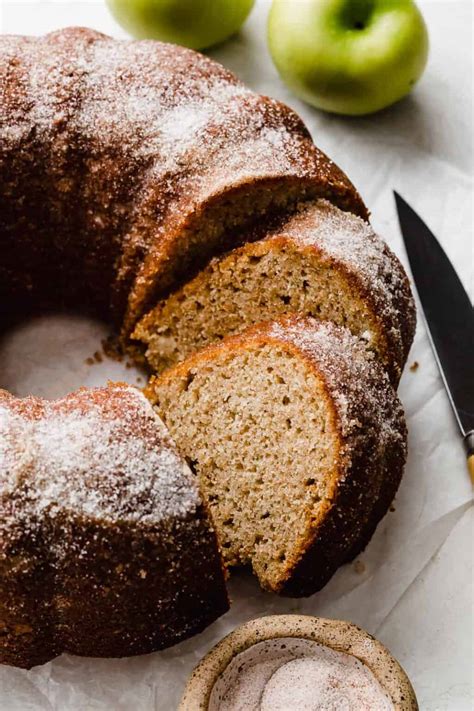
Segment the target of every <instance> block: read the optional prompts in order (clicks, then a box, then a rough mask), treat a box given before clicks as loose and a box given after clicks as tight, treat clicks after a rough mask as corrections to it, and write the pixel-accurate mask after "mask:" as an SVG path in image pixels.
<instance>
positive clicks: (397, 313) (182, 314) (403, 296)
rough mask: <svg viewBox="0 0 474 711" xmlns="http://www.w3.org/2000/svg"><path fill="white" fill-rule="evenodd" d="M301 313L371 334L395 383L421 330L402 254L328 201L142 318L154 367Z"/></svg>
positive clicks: (140, 328)
mask: <svg viewBox="0 0 474 711" xmlns="http://www.w3.org/2000/svg"><path fill="white" fill-rule="evenodd" d="M289 313H299V314H302V315H305V316H312V317H314V318H318V319H320V320H328V321H332V322H334V323H336V324H338V325H340V326H345V327H347V328H349V330H350V331H351V332H352V333H353V334H355V335H357V336H359V337H360V338H361V339H363V340H364V341H365V342H366V343H367V346H368V348H369V349H371V350H373V351H374V352H375V353H376V354H377V355H378V356H379V358H380V360H381V361H382V363H383V364H384V366H385V367H386V369H387V370H388V372H389V374H390V377H391V380H392V382H393V383H394V384H396V383H397V382H398V380H399V378H400V375H401V372H402V369H403V366H404V364H405V361H406V358H407V355H408V351H409V349H410V346H411V342H412V340H413V335H414V330H415V307H414V301H413V298H412V295H411V291H410V287H409V283H408V279H407V277H406V274H405V272H404V269H403V267H402V266H401V264H400V262H399V261H398V259H397V257H396V256H395V255H394V254H393V252H391V250H390V249H389V248H388V246H387V245H386V244H385V243H384V242H383V240H381V239H380V238H379V237H377V235H376V234H375V233H374V232H373V230H372V228H371V227H370V225H368V224H367V223H366V222H365V221H364V220H362V219H360V218H358V217H356V216H354V215H350V214H348V213H346V212H343V211H341V210H340V209H338V208H337V207H335V206H333V205H331V203H329V202H328V201H326V200H318V201H317V202H314V203H309V204H308V203H306V204H301V205H300V206H299V209H298V211H297V212H296V213H295V214H294V215H293V216H291V217H290V218H288V219H287V220H286V221H285V222H284V223H283V224H282V225H280V226H278V227H276V228H275V229H274V230H273V231H271V232H270V233H269V234H268V235H267V236H266V237H265V238H264V239H261V240H258V241H256V242H247V243H246V244H245V245H244V246H242V247H240V248H236V249H235V250H233V251H232V252H230V253H229V254H227V255H224V256H223V257H221V258H220V259H215V260H213V261H212V262H211V264H210V265H209V266H208V267H207V268H206V269H203V270H202V271H201V272H200V273H199V274H198V275H197V276H196V277H195V278H194V279H193V280H191V281H189V282H187V283H186V284H185V285H184V286H183V287H181V288H180V289H179V290H177V291H175V292H174V293H173V294H171V295H170V296H169V297H168V298H166V299H163V300H162V301H160V302H159V303H158V305H157V306H156V307H155V308H154V309H153V310H152V311H151V312H150V313H148V314H147V315H146V316H145V317H144V318H143V319H142V320H141V321H140V323H139V324H138V325H137V327H136V329H135V332H134V333H133V334H132V338H134V339H136V340H137V341H140V342H141V343H143V344H145V348H146V351H145V357H146V360H147V362H148V364H149V366H150V368H151V370H152V371H154V372H158V373H159V372H161V371H163V370H164V369H166V368H167V367H169V366H171V365H174V364H175V363H177V362H180V361H182V360H183V359H184V358H186V356H188V355H189V354H190V353H192V352H194V351H195V350H198V349H199V348H202V347H203V346H206V345H208V344H209V343H212V342H215V341H219V340H221V339H222V338H223V337H225V336H226V335H231V334H235V333H239V332H241V331H242V330H244V329H245V328H246V327H247V326H250V325H252V324H256V323H260V322H262V321H267V320H271V319H274V318H279V317H281V316H282V315H285V314H289Z"/></svg>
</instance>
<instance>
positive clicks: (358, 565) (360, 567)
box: [354, 560, 365, 575]
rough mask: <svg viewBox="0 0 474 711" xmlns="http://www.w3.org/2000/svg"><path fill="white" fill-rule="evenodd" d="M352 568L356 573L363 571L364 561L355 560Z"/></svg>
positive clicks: (359, 573)
mask: <svg viewBox="0 0 474 711" xmlns="http://www.w3.org/2000/svg"><path fill="white" fill-rule="evenodd" d="M354 570H355V572H356V573H357V574H358V575H362V573H365V563H364V562H363V561H361V560H356V561H355V563H354Z"/></svg>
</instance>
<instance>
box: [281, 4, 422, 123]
mask: <svg viewBox="0 0 474 711" xmlns="http://www.w3.org/2000/svg"><path fill="white" fill-rule="evenodd" d="M268 42H269V46H270V52H271V55H272V57H273V61H274V62H275V65H276V67H277V69H278V71H279V73H280V75H281V77H282V79H283V80H284V81H285V82H286V83H287V84H288V86H289V87H290V88H291V89H292V90H293V91H294V93H295V94H297V96H299V97H300V98H302V99H304V100H305V101H307V102H308V103H309V104H312V105H313V106H316V107H317V108H319V109H324V110H325V111H331V112H333V113H337V114H349V115H354V116H355V115H362V114H369V113H372V112H374V111H378V110H379V109H383V108H385V107H386V106H389V105H390V104H393V103H394V102H395V101H398V99H401V98H402V97H403V96H405V95H406V94H408V93H409V91H411V89H412V88H413V86H414V84H415V82H416V81H417V80H418V79H419V78H420V76H421V74H422V73H423V70H424V68H425V65H426V61H427V58H428V32H427V29H426V25H425V23H424V21H423V17H422V15H421V13H420V11H419V10H418V8H417V7H416V5H415V3H414V2H412V0H273V5H272V7H271V10H270V16H269V20H268Z"/></svg>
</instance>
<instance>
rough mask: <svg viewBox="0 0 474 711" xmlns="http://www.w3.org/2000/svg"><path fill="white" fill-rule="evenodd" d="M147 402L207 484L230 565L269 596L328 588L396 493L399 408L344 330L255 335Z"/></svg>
mask: <svg viewBox="0 0 474 711" xmlns="http://www.w3.org/2000/svg"><path fill="white" fill-rule="evenodd" d="M148 396H149V397H150V399H151V401H152V402H153V403H154V404H155V406H156V408H157V410H158V412H159V413H160V414H161V416H162V417H163V419H164V421H165V423H166V425H167V426H168V428H169V429H170V432H171V433H172V436H173V437H174V438H175V440H176V443H177V445H178V447H179V448H180V450H181V452H182V453H183V454H184V455H185V456H186V457H187V459H188V461H189V462H190V464H191V466H192V468H193V469H194V471H195V472H196V474H197V475H198V477H199V482H200V487H201V492H202V495H203V496H204V498H205V499H206V501H207V503H208V506H209V509H210V511H211V514H212V518H213V521H214V525H215V527H216V530H217V533H218V537H219V539H220V544H221V546H222V550H223V554H224V557H225V559H226V562H227V564H228V565H229V566H234V565H247V564H251V566H252V568H253V570H254V571H255V573H256V574H257V576H258V578H259V581H260V583H261V585H262V586H263V587H264V588H266V589H268V590H273V591H275V592H279V593H282V594H287V595H295V596H299V595H309V594H311V593H313V592H315V591H316V590H318V589H319V588H321V587H322V586H323V585H324V584H325V583H326V582H327V580H328V579H329V578H330V577H331V575H332V574H333V573H334V572H335V570H336V569H337V567H338V566H339V565H341V563H343V562H345V561H347V560H348V558H349V557H350V556H352V555H354V554H355V553H356V552H357V551H358V550H359V549H361V548H363V547H364V546H365V545H366V544H367V542H368V540H369V539H370V537H371V535H372V533H373V531H374V529H375V527H376V525H377V523H378V522H379V520H380V519H381V518H382V516H383V515H384V514H385V512H386V511H387V509H388V506H389V504H390V502H391V500H392V499H393V497H394V495H395V492H396V490H397V487H398V485H399V482H400V478H401V475H402V471H403V466H404V461H405V454H406V430H405V422H404V417H403V411H402V408H401V405H400V402H399V401H398V399H397V396H396V393H395V392H394V390H393V388H392V386H391V385H390V382H389V379H388V376H387V375H386V373H385V372H384V371H383V369H382V368H381V366H380V364H379V363H378V362H377V360H376V359H375V358H374V357H370V354H368V353H367V351H366V349H365V348H364V347H363V346H362V345H361V343H360V341H359V340H358V339H357V338H356V337H354V336H352V335H351V334H350V333H349V331H348V330H347V329H343V328H340V327H336V326H334V325H333V324H330V323H325V322H317V321H315V320H314V319H303V318H296V317H293V318H289V319H284V320H283V321H280V322H275V323H267V324H263V325H260V326H256V327H252V328H250V329H248V330H247V331H245V332H244V333H243V334H241V335H240V336H231V337H228V338H226V339H224V341H223V342H222V343H221V344H219V345H215V346H209V347H208V348H206V349H204V350H203V351H201V352H200V353H197V354H195V355H192V356H190V357H189V358H188V359H187V360H185V361H184V362H182V363H180V364H179V365H177V366H175V367H174V368H171V369H169V370H168V371H166V372H165V373H164V374H163V375H162V376H161V377H156V378H153V379H152V380H151V382H150V385H149V388H148Z"/></svg>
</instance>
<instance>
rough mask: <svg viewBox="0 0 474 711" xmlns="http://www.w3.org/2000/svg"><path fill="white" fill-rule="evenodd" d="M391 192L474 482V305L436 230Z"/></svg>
mask: <svg viewBox="0 0 474 711" xmlns="http://www.w3.org/2000/svg"><path fill="white" fill-rule="evenodd" d="M393 192H394V195H395V203H396V207H397V213H398V221H399V223H400V229H401V232H402V236H403V241H404V243H405V249H406V252H407V255H408V261H409V263H410V267H411V271H412V274H413V278H414V281H415V286H416V290H417V292H418V296H419V299H420V302H421V305H422V307H423V315H424V320H425V323H426V327H427V331H428V337H429V340H430V343H431V347H432V349H433V352H434V355H435V359H436V362H437V364H438V368H439V370H440V373H441V378H442V380H443V383H444V386H445V388H446V391H447V394H448V397H449V400H450V402H451V405H452V408H453V410H454V414H455V416H456V420H457V422H458V425H459V428H460V430H461V434H462V437H463V440H464V446H465V448H466V453H467V458H468V467H469V472H470V475H471V479H472V482H473V484H474V367H473V366H474V309H473V306H472V304H471V301H470V299H469V297H468V295H467V293H466V291H465V289H464V287H463V285H462V283H461V281H460V279H459V277H458V275H457V274H456V272H455V270H454V267H453V265H452V264H451V262H450V261H449V259H448V257H447V256H446V253H445V252H444V250H443V248H442V247H441V245H440V244H439V242H438V240H437V239H436V237H435V236H434V234H433V233H432V232H431V230H430V229H429V228H428V227H427V225H426V224H425V223H424V222H423V220H422V219H421V218H420V217H419V216H418V215H417V214H416V212H415V211H414V210H413V209H412V208H411V207H410V206H409V205H408V203H407V202H406V201H405V200H404V199H403V198H402V197H401V196H400V195H399V194H398V193H397V192H395V190H394V191H393Z"/></svg>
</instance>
